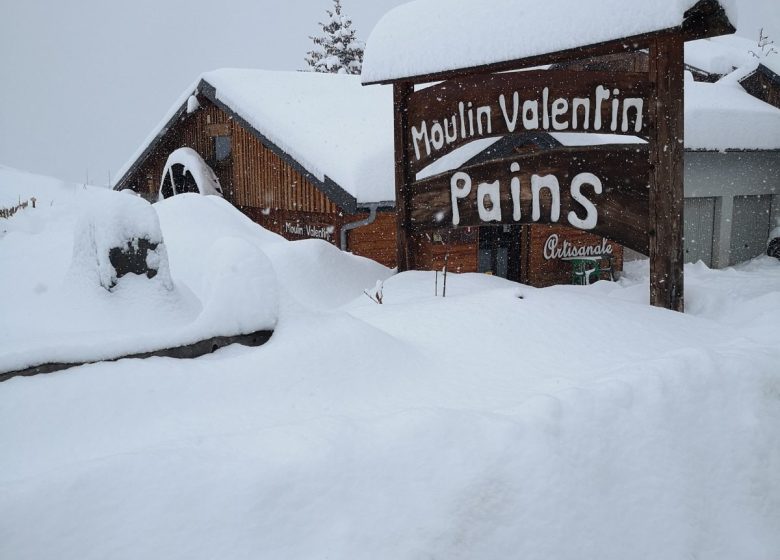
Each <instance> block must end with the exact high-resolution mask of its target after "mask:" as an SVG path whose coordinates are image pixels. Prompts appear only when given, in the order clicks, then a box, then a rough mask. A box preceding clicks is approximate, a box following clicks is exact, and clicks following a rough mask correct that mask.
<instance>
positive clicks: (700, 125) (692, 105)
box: [685, 82, 780, 150]
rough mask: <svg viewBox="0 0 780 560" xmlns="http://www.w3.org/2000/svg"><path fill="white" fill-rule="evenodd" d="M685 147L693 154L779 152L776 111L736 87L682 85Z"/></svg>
mask: <svg viewBox="0 0 780 560" xmlns="http://www.w3.org/2000/svg"><path fill="white" fill-rule="evenodd" d="M685 147H686V148H689V149H694V150H727V149H739V150H774V149H780V109H777V108H776V107H773V106H772V105H769V104H768V103H764V102H763V101H761V100H759V99H756V98H755V97H753V96H752V95H750V94H749V93H747V92H746V91H745V90H744V89H742V87H740V86H739V85H738V84H730V83H715V84H709V83H706V82H687V83H686V84H685Z"/></svg>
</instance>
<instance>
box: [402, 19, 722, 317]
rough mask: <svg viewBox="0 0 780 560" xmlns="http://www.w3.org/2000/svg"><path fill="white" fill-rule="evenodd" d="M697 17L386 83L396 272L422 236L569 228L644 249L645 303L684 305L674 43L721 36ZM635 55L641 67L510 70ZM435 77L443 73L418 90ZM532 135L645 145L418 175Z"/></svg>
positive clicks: (408, 262) (678, 69)
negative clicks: (477, 143) (480, 144)
mask: <svg viewBox="0 0 780 560" xmlns="http://www.w3.org/2000/svg"><path fill="white" fill-rule="evenodd" d="M721 11H722V10H721ZM697 13H698V12H691V14H690V18H689V19H687V20H686V24H685V25H686V26H688V27H685V26H683V27H681V28H680V29H669V30H661V31H658V32H656V33H650V34H647V35H643V36H641V37H638V38H634V39H632V40H631V41H627V40H616V41H612V42H610V43H604V44H599V45H592V46H589V47H581V48H577V49H573V50H571V51H567V52H566V53H552V54H551V59H550V60H549V61H545V59H544V57H543V56H541V55H535V56H534V57H531V58H529V59H524V60H517V61H506V62H505V63H502V64H501V65H500V67H499V66H496V67H491V68H490V69H481V70H479V69H473V70H469V69H468V68H463V69H454V70H451V71H448V72H443V73H440V74H435V75H434V74H432V75H426V76H415V77H414V79H411V78H407V79H401V78H399V79H397V80H394V83H393V101H394V105H395V115H396V117H395V162H396V170H395V177H396V208H397V219H398V235H397V248H398V268H399V270H401V271H403V270H408V269H413V268H414V267H415V251H416V249H415V246H414V243H413V239H416V238H417V237H419V236H418V235H417V233H416V232H417V231H426V230H430V231H433V230H435V229H436V228H442V229H445V228H449V229H452V228H456V229H457V228H460V227H464V226H476V225H490V224H504V225H506V224H527V223H552V224H561V225H568V226H572V227H575V228H579V229H581V230H582V231H588V232H592V233H596V234H599V235H602V236H605V237H607V238H609V239H611V240H613V241H615V242H617V243H621V244H624V245H626V246H628V247H631V248H633V249H636V250H639V251H640V252H643V253H646V254H649V255H650V302H651V304H653V305H657V306H660V307H666V308H667V309H675V310H678V311H682V310H683V305H684V303H683V302H684V298H683V253H682V211H683V204H682V201H683V163H682V153H683V37H684V36H686V34H687V35H688V36H709V35H708V34H717V33H715V32H711V31H707V29H706V28H707V25H708V24H707V21H705V20H701V19H700V18H699V19H697V18H698V16H697V17H694V16H696V14H697ZM686 17H688V16H687V15H686ZM699 28H701V29H699ZM713 29H715V28H713ZM717 29H720V27H718V28H717ZM642 49H645V50H646V51H647V52H648V61H649V63H648V66H649V67H648V70H647V71H643V72H633V73H630V72H629V73H625V72H620V73H618V72H614V73H612V72H600V71H573V70H528V71H522V72H519V71H517V70H519V69H522V68H525V67H528V66H531V65H538V64H545V63H547V62H561V61H562V60H571V61H576V60H582V59H589V58H591V57H598V56H604V55H610V54H615V53H622V52H626V51H628V50H634V51H639V50H642ZM564 54H566V56H564ZM567 57H568V58H567ZM499 70H510V71H509V72H503V73H501V72H498V71H499ZM491 72H493V73H491ZM435 80H444V81H442V82H440V83H438V84H435V85H433V86H425V85H424V84H427V83H431V82H433V81H435ZM415 84H417V89H415ZM528 131H537V132H540V133H541V132H587V133H600V134H616V135H632V136H639V137H642V138H645V139H646V140H647V144H646V145H645V147H644V148H640V149H639V150H638V149H637V147H636V145H624V146H623V147H616V146H611V147H608V148H605V147H603V146H599V147H590V148H579V149H576V150H573V149H569V150H566V149H554V150H553V151H551V152H548V153H541V154H533V155H530V156H519V155H518V156H517V157H512V158H506V159H504V160H501V161H492V162H488V163H482V164H479V165H476V166H474V167H470V168H467V169H458V170H455V171H453V172H451V173H447V174H444V175H439V176H436V177H433V178H431V179H426V180H424V181H416V175H417V173H418V172H419V171H420V170H422V169H423V168H424V167H426V166H427V165H429V164H430V163H433V162H434V161H436V160H437V159H439V158H441V157H442V156H444V155H446V154H448V153H450V152H452V151H453V150H456V149H458V148H459V147H462V146H465V145H466V144H468V143H469V142H472V141H474V140H477V139H480V138H489V137H494V136H505V135H516V134H519V133H527V132H528Z"/></svg>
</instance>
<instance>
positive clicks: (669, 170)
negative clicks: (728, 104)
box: [650, 36, 685, 311]
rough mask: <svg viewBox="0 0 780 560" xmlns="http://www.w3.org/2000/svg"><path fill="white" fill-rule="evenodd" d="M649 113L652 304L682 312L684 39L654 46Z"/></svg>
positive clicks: (664, 40) (666, 39)
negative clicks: (653, 96)
mask: <svg viewBox="0 0 780 560" xmlns="http://www.w3.org/2000/svg"><path fill="white" fill-rule="evenodd" d="M650 81H651V82H653V83H654V85H655V89H656V96H657V101H656V103H655V104H654V106H652V107H651V108H650V111H651V119H650V120H651V139H652V140H651V143H650V146H651V149H650V166H651V172H650V303H651V304H652V305H655V306H658V307H664V308H666V309H672V310H675V311H683V310H684V307H685V305H684V297H683V243H682V233H683V150H684V142H683V139H684V135H683V38H682V36H671V37H664V38H659V39H657V40H655V41H653V42H652V43H651V45H650Z"/></svg>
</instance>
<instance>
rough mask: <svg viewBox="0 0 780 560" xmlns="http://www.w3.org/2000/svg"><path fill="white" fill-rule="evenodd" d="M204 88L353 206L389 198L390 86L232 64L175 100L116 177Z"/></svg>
mask: <svg viewBox="0 0 780 560" xmlns="http://www.w3.org/2000/svg"><path fill="white" fill-rule="evenodd" d="M204 83H205V84H206V87H204V85H203V84H204ZM208 86H210V87H211V88H213V96H214V97H215V101H217V102H219V103H222V104H224V105H225V106H226V107H227V108H229V109H230V111H232V112H233V113H234V114H236V115H238V116H239V117H241V118H242V119H243V120H245V121H246V122H247V123H248V124H249V125H250V126H251V127H253V128H254V129H255V130H256V131H257V132H259V133H260V134H261V135H262V136H263V137H265V139H267V140H268V141H270V142H272V143H273V144H274V145H275V146H276V147H278V148H279V149H281V150H282V151H284V152H285V153H286V154H288V155H289V156H290V157H292V158H293V159H294V160H295V161H296V162H297V163H298V164H299V165H300V166H301V167H302V168H303V169H304V170H305V171H307V172H308V173H310V174H311V175H312V176H314V177H315V178H316V179H318V180H319V181H322V182H324V183H328V182H334V183H335V184H336V186H337V187H340V188H341V189H343V190H344V191H345V192H346V193H348V194H349V195H350V196H352V197H354V199H355V202H356V203H357V204H358V205H360V204H369V203H379V202H386V201H391V200H393V198H394V195H395V183H394V166H395V163H394V156H393V99H392V90H391V88H387V87H379V88H364V87H362V86H361V84H360V78H359V77H358V76H349V75H338V74H322V73H314V72H279V71H266V70H249V69H232V68H231V69H220V70H215V71H212V72H206V73H205V74H203V75H202V76H201V78H200V79H199V80H198V81H197V82H196V83H195V84H193V85H192V86H191V87H190V88H188V89H187V90H186V91H185V92H184V93H183V94H182V96H181V97H180V98H179V99H178V100H177V103H176V104H175V105H174V107H172V108H171V110H170V111H168V113H167V114H166V116H165V118H164V119H163V120H162V121H161V123H160V124H159V125H158V126H157V127H156V128H155V130H154V131H153V132H152V134H151V135H150V136H149V137H148V138H147V140H146V142H145V143H144V145H143V146H141V148H140V149H139V150H138V151H137V152H136V154H135V155H134V156H133V158H131V160H130V161H129V162H128V163H127V164H126V165H125V167H124V168H123V170H122V171H121V172H120V173H119V176H120V177H123V176H124V175H125V174H126V173H127V171H129V170H130V169H131V167H132V166H133V164H134V163H135V162H136V161H137V160H138V159H139V158H140V157H141V156H142V155H143V153H144V151H145V150H146V149H147V148H148V146H149V145H151V144H152V143H153V142H154V141H155V139H156V138H158V137H159V136H160V135H161V134H164V133H165V131H166V126H168V124H169V122H170V121H171V119H174V118H175V117H176V115H177V114H179V113H182V114H183V112H184V110H186V107H185V106H186V104H187V100H188V98H189V96H190V95H191V94H192V93H193V92H194V91H195V90H196V89H198V88H199V87H200V89H202V90H206V89H208ZM326 178H327V179H329V180H330V181H328V180H327V179H326Z"/></svg>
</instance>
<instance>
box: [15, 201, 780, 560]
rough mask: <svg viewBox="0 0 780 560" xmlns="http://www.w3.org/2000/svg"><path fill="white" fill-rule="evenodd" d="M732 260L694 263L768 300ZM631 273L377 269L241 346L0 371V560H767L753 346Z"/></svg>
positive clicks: (770, 486)
mask: <svg viewBox="0 0 780 560" xmlns="http://www.w3.org/2000/svg"><path fill="white" fill-rule="evenodd" d="M201 198H202V197H201ZM686 272H687V276H686V280H688V279H691V280H695V279H697V278H699V277H702V278H703V275H702V271H700V270H699V269H697V268H696V267H693V268H692V269H691V268H690V267H689V269H688V270H687V271H686ZM742 272H743V273H744V276H742V277H740V278H734V279H730V278H729V275H728V274H722V271H709V272H704V273H703V274H704V275H709V274H712V275H713V277H717V278H721V279H722V281H723V287H724V288H725V287H726V286H728V285H731V286H732V287H734V286H736V285H738V284H739V285H744V286H745V288H744V290H743V291H739V292H735V293H734V294H733V295H731V296H730V297H731V298H732V299H733V300H734V306H735V308H736V307H738V306H739V304H740V303H742V302H747V301H751V300H755V302H756V304H758V303H759V302H758V300H759V299H760V298H761V297H762V296H768V295H771V294H772V293H777V290H778V286H779V285H780V283H778V282H777V281H776V280H777V274H780V263H777V264H776V265H775V266H774V267H772V266H770V263H769V262H768V261H767V262H765V261H763V260H762V261H756V263H755V264H754V265H753V268H750V267H747V268H745V269H744V270H743V271H742ZM749 279H752V280H755V282H748V283H747V284H745V282H744V281H745V280H749ZM643 282H646V276H645V275H644V274H643V273H640V274H637V275H636V278H635V279H634V280H633V281H628V280H626V281H625V282H623V283H620V284H613V283H607V282H599V283H597V284H595V285H593V286H589V287H559V288H554V289H544V290H536V289H532V288H527V287H518V286H517V285H515V284H512V283H509V282H507V281H504V280H501V279H498V278H492V277H487V276H484V275H477V274H469V275H451V276H450V278H449V281H448V293H449V294H451V295H450V296H448V297H447V298H440V297H439V298H435V297H434V296H433V290H432V283H433V278H432V275H431V274H428V273H421V272H413V273H403V274H400V275H397V276H394V277H392V278H390V279H389V280H388V281H386V282H385V286H384V292H385V302H386V303H385V304H384V305H376V304H374V303H372V302H370V301H369V300H368V299H367V298H365V297H364V298H361V299H358V300H356V301H355V302H354V303H353V304H352V305H350V306H349V313H348V314H347V313H344V312H343V311H339V312H334V313H301V314H298V315H294V316H288V317H287V318H286V322H285V324H284V328H283V329H280V330H278V331H277V333H276V334H275V335H274V337H273V339H272V340H271V341H270V342H269V343H268V344H266V345H264V346H263V347H260V348H257V349H238V348H236V349H232V350H231V349H228V350H225V351H220V352H219V353H217V354H215V355H212V356H209V357H206V358H203V359H199V360H195V361H187V362H182V361H176V360H166V359H152V360H144V361H136V360H132V361H123V362H120V363H116V364H103V365H95V366H89V367H84V368H79V369H78V370H74V371H71V372H68V373H63V374H54V375H50V376H42V377H38V378H32V379H16V380H12V381H10V382H8V383H4V384H2V386H0V390H2V391H4V393H5V394H4V397H5V399H4V401H5V402H6V405H5V406H4V407H2V408H0V438H2V440H3V441H4V442H5V446H6V447H5V448H6V453H4V454H3V455H2V458H0V484H2V487H3V489H4V492H3V493H0V506H2V508H3V511H4V512H6V514H7V515H6V522H5V523H4V524H3V526H2V529H0V532H1V533H0V536H2V539H0V554H1V555H3V556H9V557H17V556H20V557H32V558H35V557H51V556H53V555H58V556H64V557H78V558H86V559H88V558H103V557H106V556H112V557H115V558H131V557H135V558H137V557H158V556H160V555H164V556H166V557H168V558H174V559H175V558H187V559H197V558H212V557H215V556H221V557H229V558H236V559H240V558H277V557H282V558H301V559H303V558H316V557H321V556H325V555H327V556H332V557H345V558H346V557H349V558H365V557H370V558H377V559H385V558H387V559H394V560H395V559H398V558H423V557H433V558H510V557H523V558H525V557H528V558H561V559H568V558H571V559H580V558H602V559H605V560H624V559H625V558H648V559H650V558H682V557H685V556H691V557H699V558H707V559H715V560H718V559H723V560H727V559H728V560H730V559H732V558H751V559H767V560H769V559H770V558H772V557H773V554H774V552H775V551H776V550H777V549H778V547H780V536H778V533H777V531H776V519H777V516H778V514H780V485H778V482H777V477H776V472H777V471H778V469H780V429H779V428H778V426H780V400H778V394H780V393H778V388H780V386H779V385H778V373H777V363H778V360H779V359H780V354H778V350H777V348H776V345H775V344H772V345H768V344H765V343H763V342H761V340H759V339H755V338H751V331H750V324H749V323H748V322H747V320H743V321H742V322H738V323H728V324H721V323H720V321H719V320H717V319H715V318H711V317H707V316H706V313H705V314H704V315H697V314H696V313H698V312H694V314H691V315H682V314H676V313H671V312H667V311H664V310H660V309H654V308H650V307H648V306H647V305H645V304H644V303H639V302H638V301H636V300H635V298H634V295H633V292H632V290H633V288H634V287H642V289H643V290H644V292H645V293H646V291H647V286H646V284H645V285H644V286H640V284H642V283H643ZM367 287H368V286H367ZM708 290H709V287H708V285H707V283H706V282H705V283H702V284H697V283H696V282H693V283H692V285H691V286H690V290H689V292H688V293H687V295H689V296H696V295H697V294H698V295H700V296H703V297H707V291H708ZM518 295H522V296H523V298H522V299H520V298H519V297H518ZM711 295H713V296H714V295H715V294H711ZM717 300H718V298H717V297H712V299H711V301H712V303H713V304H715V305H717ZM765 304H766V305H767V309H772V310H774V312H775V317H774V318H772V317H770V316H763V317H760V318H758V323H760V324H763V325H764V326H768V325H774V327H775V330H776V326H777V319H776V317H777V313H778V312H780V307H778V305H780V303H778V302H776V301H774V302H773V301H768V300H767V301H766V302H765ZM750 321H752V320H750ZM464 333H468V336H464ZM53 418H56V419H57V421H56V422H53V421H52V419H53ZM117 434H121V437H117ZM214 512H219V515H215V514H214ZM95 534H100V538H99V539H95V538H94V535H95ZM139 534H142V535H143V536H144V538H142V539H139V538H138V535H139Z"/></svg>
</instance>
